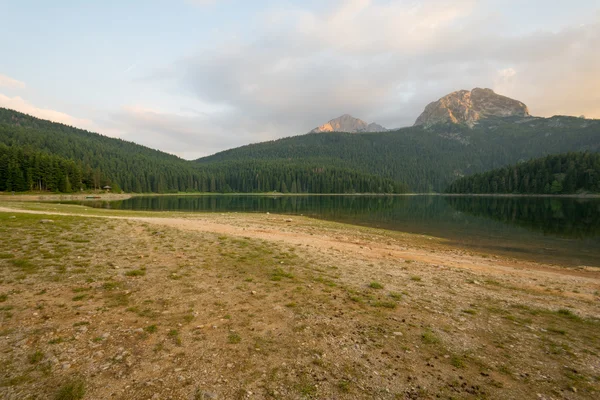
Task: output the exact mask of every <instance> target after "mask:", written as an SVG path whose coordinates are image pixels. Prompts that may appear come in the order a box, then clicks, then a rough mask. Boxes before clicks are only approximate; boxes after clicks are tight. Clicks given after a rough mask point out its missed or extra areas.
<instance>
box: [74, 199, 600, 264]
mask: <svg viewBox="0 0 600 400" xmlns="http://www.w3.org/2000/svg"><path fill="white" fill-rule="evenodd" d="M81 204H86V205H89V206H93V207H104V208H111V209H123V210H153V211H198V212H260V213H265V212H270V213H280V214H295V215H298V214H303V215H306V216H310V217H314V218H320V219H326V220H331V221H339V222H346V223H352V224H356V225H364V226H371V227H378V228H385V229H391V230H397V231H403V232H412V233H420V234H426V235H431V236H437V237H441V238H445V239H448V240H449V241H450V242H452V243H453V244H455V245H459V246H461V247H467V248H471V249H473V250H477V251H481V252H484V253H492V254H503V255H509V256H514V257H518V258H526V259H533V260H538V261H543V262H548V263H555V264H561V265H568V266H578V265H588V266H600V199H574V198H548V197H544V198H532V197H446V196H372V197H371V196H294V197H287V196H197V197H196V196H155V197H134V198H131V199H128V200H119V201H111V202H85V203H81Z"/></svg>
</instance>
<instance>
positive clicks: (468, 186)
mask: <svg viewBox="0 0 600 400" xmlns="http://www.w3.org/2000/svg"><path fill="white" fill-rule="evenodd" d="M446 191H447V192H448V193H527V194H574V193H581V192H588V193H589V192H592V193H600V154H598V153H567V154H555V155H549V156H546V157H543V158H536V159H533V160H530V161H527V162H523V163H520V164H516V165H510V166H508V167H504V168H500V169H495V170H492V171H488V172H485V173H482V174H476V175H471V176H466V177H464V178H460V179H457V180H456V181H454V182H453V183H452V184H451V185H450V186H449V187H448V189H447V190H446Z"/></svg>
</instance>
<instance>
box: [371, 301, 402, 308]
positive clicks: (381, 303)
mask: <svg viewBox="0 0 600 400" xmlns="http://www.w3.org/2000/svg"><path fill="white" fill-rule="evenodd" d="M396 306H397V304H396V302H394V301H382V300H380V301H376V302H374V303H373V307H383V308H396Z"/></svg>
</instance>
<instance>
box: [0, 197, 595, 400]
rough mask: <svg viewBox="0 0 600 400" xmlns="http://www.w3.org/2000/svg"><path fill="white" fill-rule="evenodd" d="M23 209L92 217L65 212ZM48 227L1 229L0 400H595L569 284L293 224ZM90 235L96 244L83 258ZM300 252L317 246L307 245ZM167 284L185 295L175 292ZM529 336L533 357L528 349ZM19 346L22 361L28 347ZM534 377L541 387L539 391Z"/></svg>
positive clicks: (23, 221)
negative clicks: (564, 397)
mask: <svg viewBox="0 0 600 400" xmlns="http://www.w3.org/2000/svg"><path fill="white" fill-rule="evenodd" d="M29 207H32V208H34V209H36V207H37V210H43V209H44V207H48V208H50V207H51V208H55V207H56V208H57V209H58V210H57V211H61V212H62V211H64V210H70V211H71V212H77V213H82V212H83V211H82V209H81V207H78V206H73V205H56V204H32V205H30V206H29ZM86 212H90V213H96V214H97V215H101V214H102V213H114V211H111V210H91V211H86ZM126 213H127V212H123V213H122V214H120V215H127V214H126ZM132 215H137V214H132ZM160 216H161V217H163V218H171V216H169V214H168V213H165V214H160ZM42 217H43V216H38V215H25V214H24V215H23V217H19V218H18V219H15V220H11V227H10V235H8V234H7V233H8V232H9V231H8V229H9V228H7V227H6V224H2V222H3V219H2V218H6V215H5V214H3V213H1V212H0V235H3V236H2V237H3V238H9V239H7V240H4V241H0V254H7V253H11V254H12V253H13V249H14V248H15V246H17V249H18V250H17V251H15V252H14V254H15V257H12V258H8V257H5V258H0V266H2V267H5V268H4V269H3V272H4V273H3V275H2V277H0V279H1V280H2V282H1V283H0V285H1V286H0V319H1V322H2V328H0V336H1V337H2V338H3V339H2V343H4V344H3V345H0V354H2V356H0V359H1V361H2V363H3V366H4V368H5V372H4V375H3V377H2V378H1V379H0V397H1V396H2V395H3V394H4V393H7V392H4V390H7V391H8V390H15V391H16V390H18V391H19V393H23V394H24V395H25V396H29V397H32V398H34V397H36V396H38V397H39V396H40V394H41V393H46V392H44V390H47V388H58V390H57V391H54V390H53V391H51V392H50V393H49V394H47V395H48V396H49V397H50V398H52V397H53V396H55V398H64V399H69V398H74V399H76V398H82V397H81V396H83V394H79V393H82V392H81V391H80V390H84V391H85V398H104V397H110V394H111V393H113V391H108V390H107V389H106V387H108V386H107V385H104V384H97V382H100V380H99V379H100V378H99V377H102V382H108V385H110V387H114V388H117V387H118V389H115V390H121V391H122V392H119V396H123V397H135V396H141V397H144V398H150V397H152V396H153V395H154V394H155V393H158V394H159V395H160V396H164V397H168V396H171V397H173V398H180V397H181V398H193V396H195V395H196V394H195V393H199V395H198V396H202V397H199V398H203V397H204V398H210V396H212V395H213V394H215V395H217V396H218V397H219V398H220V397H223V398H235V397H236V396H242V397H245V396H248V392H250V391H251V392H253V394H252V396H253V397H270V398H277V397H279V398H327V397H336V398H340V399H350V398H352V399H354V398H372V397H373V395H374V393H375V392H374V391H373V390H374V389H373V388H374V387H375V386H376V385H380V384H381V383H380V382H381V380H382V379H384V380H385V381H384V382H386V383H385V385H384V386H380V389H376V390H379V391H377V392H376V395H378V394H380V395H381V396H382V397H386V396H389V397H390V398H394V397H399V398H404V397H406V396H407V393H406V385H407V382H408V380H407V379H408V377H409V376H411V377H414V376H417V378H413V379H414V380H413V381H411V383H410V385H411V386H414V387H416V386H417V385H421V387H422V388H424V387H427V390H422V391H419V392H418V393H419V396H422V397H423V396H424V397H427V396H430V397H431V395H432V393H435V394H437V393H440V395H441V396H447V397H451V396H454V398H463V397H481V398H503V397H511V396H512V397H518V394H519V393H525V392H527V393H529V392H530V391H532V390H535V391H536V393H537V392H539V393H550V392H551V391H552V390H553V388H554V387H555V386H556V387H565V388H571V387H576V389H577V390H578V392H577V393H578V394H581V397H582V398H594V397H595V395H596V394H597V390H596V388H595V385H596V381H595V380H594V379H595V376H596V375H595V372H594V371H593V370H592V369H590V368H588V365H590V363H589V360H591V359H594V358H595V357H597V355H598V354H600V347H599V344H598V343H600V329H599V327H600V322H599V321H598V320H596V319H595V318H594V317H593V315H595V314H594V313H595V309H594V307H593V306H594V304H592V303H589V302H587V300H580V299H579V298H578V297H573V296H557V295H556V293H559V291H558V289H562V290H564V293H566V292H568V291H572V287H573V284H572V281H571V279H570V278H569V275H565V276H566V277H567V278H564V279H563V277H562V276H561V275H559V274H556V273H555V272H552V273H553V275H552V276H551V277H545V276H543V275H540V276H536V279H537V280H534V281H527V285H526V286H524V285H523V281H522V280H521V278H520V276H519V275H518V271H519V270H518V269H515V275H500V274H499V273H498V272H497V271H493V270H490V271H487V270H485V269H484V267H481V270H478V271H477V273H476V274H477V276H475V273H472V272H470V271H465V270H461V269H459V268H443V269H442V268H439V267H436V266H431V265H430V264H428V263H427V262H425V261H422V260H426V257H427V254H428V253H427V252H428V250H429V248H430V247H425V248H423V247H421V246H422V245H423V243H426V244H427V246H431V248H433V249H435V251H436V254H435V257H436V258H437V259H439V258H441V257H445V255H446V254H449V255H450V256H451V257H454V259H455V258H456V250H455V249H452V250H450V251H448V252H447V253H445V251H446V247H444V246H445V244H442V243H439V242H435V243H432V240H430V239H429V238H421V237H413V236H407V235H406V234H400V233H393V232H385V231H378V230H373V229H370V228H359V227H356V228H353V227H348V226H347V225H339V224H335V223H330V222H326V221H317V220H308V219H306V220H302V219H300V218H298V219H297V220H296V219H294V223H293V224H289V223H285V221H284V220H283V219H282V218H277V217H271V218H270V219H267V220H266V221H265V217H264V216H263V215H258V214H257V215H247V214H243V215H242V214H239V215H236V216H233V214H228V215H225V216H220V215H218V214H215V215H213V214H210V215H208V214H202V215H200V216H188V215H182V216H181V217H184V218H186V219H188V218H189V220H188V222H186V223H187V224H188V225H187V227H188V228H190V229H186V230H184V229H177V228H175V227H173V226H164V227H161V228H160V229H157V228H156V227H155V226H154V223H152V224H151V223H148V222H147V220H145V221H143V222H141V221H137V220H127V219H122V220H109V219H102V218H81V217H72V216H58V215H57V216H52V219H53V220H54V221H55V222H54V223H53V224H40V223H39V222H38V221H39V219H41V218H42ZM177 217H178V218H179V216H177ZM193 218H197V219H198V221H201V222H199V223H198V224H197V226H200V227H202V226H203V222H208V223H209V224H207V225H210V224H212V223H218V224H220V226H221V227H222V228H221V229H223V230H225V229H228V234H227V235H225V234H220V233H219V234H216V233H213V232H210V231H205V230H204V229H199V230H195V228H194V229H192V228H191V227H193V226H194V227H195V226H196V224H193V223H192V222H190V221H193ZM265 226H266V227H265ZM277 229H285V230H288V231H290V232H293V235H290V234H286V235H282V236H281V238H283V239H282V240H284V242H279V241H274V240H270V241H267V240H264V239H262V238H261V236H260V235H262V234H263V232H265V231H266V232H269V233H268V235H271V236H266V237H268V238H270V239H271V238H272V235H275V234H274V233H273V232H277ZM73 231H76V232H77V235H74V234H73ZM158 231H160V232H164V234H161V235H160V236H159V235H156V234H155V233H154V232H158ZM240 232H243V233H242V234H243V237H242V236H241V235H240V234H239V233H240ZM321 232H326V234H322V233H321ZM92 233H93V238H94V240H90V241H89V242H87V243H84V244H83V245H84V246H85V248H84V249H82V248H78V247H77V246H82V240H83V239H80V238H86V237H91V235H92ZM115 235H118V236H119V237H127V238H128V241H125V240H115ZM320 235H327V238H331V237H344V238H348V239H343V240H344V241H347V242H344V243H342V244H343V247H342V246H340V247H339V248H341V249H343V250H344V252H340V251H338V248H336V247H335V246H336V245H337V244H336V243H335V242H332V241H331V240H330V239H324V238H323V237H324V236H320ZM220 236H221V237H222V238H221V239H219V237H220ZM296 238H298V243H302V244H304V243H310V246H304V245H302V246H298V245H297V244H298V243H296ZM358 242H360V243H365V242H369V243H370V246H373V247H375V248H374V251H372V252H370V251H367V250H365V249H366V246H363V248H362V249H360V246H357V249H360V250H357V251H356V252H352V243H358ZM332 243H333V244H332ZM378 243H383V244H384V246H385V247H391V246H399V248H402V249H404V250H402V251H405V252H407V253H408V252H420V253H419V263H418V267H417V266H414V265H408V264H404V263H402V264H400V265H398V260H397V259H392V258H390V257H387V256H385V254H387V250H386V251H381V253H380V252H379V250H380V248H377V247H376V246H377V245H378ZM413 243H416V244H415V245H414V246H413ZM316 246H319V247H316ZM139 249H142V251H140V250H139ZM349 249H350V250H349ZM465 257H467V258H468V257H470V256H469V255H465ZM494 259H495V258H494V257H492V258H489V259H488V261H486V262H488V263H493V262H494ZM11 260H26V261H27V263H25V264H22V263H17V264H18V265H21V266H23V265H25V266H27V265H29V264H30V265H33V266H35V268H34V269H32V271H35V272H33V273H25V272H24V271H23V269H21V268H17V267H16V266H15V265H14V264H13V263H12V262H11ZM468 260H469V261H473V260H474V261H475V262H480V261H481V258H480V256H479V255H478V254H477V255H474V256H473V258H471V259H468ZM501 260H502V259H501ZM142 262H143V263H144V264H143V265H145V268H147V270H146V274H145V275H142V276H140V275H137V276H136V275H134V276H128V275H127V273H128V272H131V271H136V270H140V271H142V270H144V268H142V267H141V266H140V263H142ZM511 262H515V261H511ZM28 263H29V264H28ZM438 263H439V261H436V264H435V265H438ZM331 265H335V266H336V267H335V268H334V267H331ZM540 268H543V266H540ZM81 269H83V270H84V272H81V271H80V270H81ZM78 271H79V272H78ZM150 271H151V273H150ZM390 271H391V272H393V274H390V273H389V272H390ZM548 271H557V269H556V268H553V269H549V270H548ZM173 273H175V274H176V275H177V276H178V277H179V278H178V279H170V278H169V277H170V276H171V274H173ZM577 273H578V274H584V273H585V271H578V272H577ZM416 274H418V276H417V275H416ZM529 276H530V275H528V277H529ZM413 277H416V278H418V279H413ZM413 282H415V283H413ZM469 282H471V283H469ZM495 282H499V284H496V283H495ZM531 282H534V283H531ZM590 282H592V283H590V285H591V286H585V284H579V285H578V289H579V290H581V293H582V294H589V293H593V291H594V290H597V289H596V288H595V287H594V286H593V282H594V281H593V279H591V278H590ZM532 285H535V286H536V290H532V289H531V286H532ZM25 288H27V289H25ZM546 288H551V289H552V292H547V291H546ZM590 288H591V289H590ZM463 289H465V290H463ZM466 289H468V290H466ZM394 290H397V291H394ZM581 297H583V296H581ZM48 327H52V328H48ZM458 328H460V329H458ZM490 330H491V331H492V332H493V334H490ZM533 335H535V336H536V340H531V341H529V340H527V339H523V338H530V337H533ZM515 337H516V338H520V339H515ZM22 338H27V340H28V341H29V342H28V343H29V344H28V346H20V345H19V343H20V340H22ZM465 340H467V341H465ZM465 343H467V345H465ZM1 346H4V347H1ZM511 346H514V347H511ZM207 349H210V350H207ZM482 349H484V350H482ZM357 354H361V357H360V358H356V355H357ZM482 355H484V356H485V357H482ZM363 356H364V357H363ZM55 357H56V358H57V359H58V363H56V360H54V358H55ZM88 359H89V360H93V362H92V363H89V364H85V367H84V365H83V364H82V363H81V362H79V360H88ZM73 360H75V361H73ZM160 360H163V361H164V360H169V361H172V364H171V363H170V362H169V363H166V364H165V365H168V367H166V369H165V370H164V371H161V372H159V373H157V374H156V375H153V376H159V377H160V379H162V383H160V384H159V383H158V382H157V380H156V379H155V378H153V377H151V376H150V375H148V376H144V374H141V373H140V371H142V366H141V365H142V363H144V364H143V365H153V364H159V363H160ZM356 360H360V362H356ZM367 360H368V361H367ZM146 362H147V363H148V364H145V363H146ZM401 365H411V366H412V367H411V368H412V369H413V370H411V372H410V373H409V372H407V371H405V370H403V369H402V367H400V366H401ZM539 366H544V369H543V372H540V371H541V370H540V369H539V368H541V367H539ZM204 369H206V371H207V372H206V373H205V374H206V379H205V382H206V384H203V387H202V388H200V389H198V388H197V387H195V386H194V385H193V384H191V381H190V379H189V376H191V373H190V371H197V370H200V371H204ZM433 370H435V373H434V374H433V375H431V374H430V372H429V371H433ZM374 371H377V373H378V375H376V374H375V373H374ZM83 373H86V374H88V373H89V375H85V376H86V385H83V381H82V380H78V379H77V378H74V377H77V376H83V375H82V374H83ZM131 373H134V374H140V375H139V376H140V379H139V380H138V381H128V383H127V385H123V386H119V385H120V383H119V382H122V380H121V378H118V376H121V377H123V376H127V374H131ZM525 373H527V374H529V375H525ZM538 373H543V374H544V375H545V376H547V377H548V378H549V379H548V380H547V381H546V380H540V381H538V380H536V379H535V376H537V375H536V374H538ZM203 374H204V372H203ZM458 375H460V376H461V377H462V378H461V379H458V378H457V376H458ZM180 377H181V378H180ZM323 378H326V380H325V379H323ZM180 379H181V380H180ZM219 380H220V382H219ZM225 380H227V381H225ZM455 380H456V382H454V381H455ZM550 381H552V383H550ZM60 382H62V384H61V383H60ZM463 382H464V383H465V385H466V386H464V387H463V386H462V384H463ZM126 386H129V387H126ZM86 388H87V389H86ZM385 389H389V393H388V392H387V391H385ZM467 389H468V390H469V391H470V392H469V391H467ZM167 390H168V392H167ZM471 392H473V393H471ZM415 393H417V392H415ZM410 395H411V396H412V392H411V394H410ZM58 396H63V397H58ZM77 396H80V397H77ZM415 396H416V395H415Z"/></svg>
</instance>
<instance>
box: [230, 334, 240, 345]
mask: <svg viewBox="0 0 600 400" xmlns="http://www.w3.org/2000/svg"><path fill="white" fill-rule="evenodd" d="M227 341H228V342H229V343H231V344H238V343H239V342H241V341H242V338H241V337H240V335H238V334H237V333H236V332H231V333H229V336H228V337H227Z"/></svg>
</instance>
